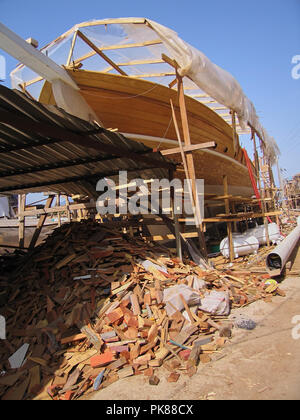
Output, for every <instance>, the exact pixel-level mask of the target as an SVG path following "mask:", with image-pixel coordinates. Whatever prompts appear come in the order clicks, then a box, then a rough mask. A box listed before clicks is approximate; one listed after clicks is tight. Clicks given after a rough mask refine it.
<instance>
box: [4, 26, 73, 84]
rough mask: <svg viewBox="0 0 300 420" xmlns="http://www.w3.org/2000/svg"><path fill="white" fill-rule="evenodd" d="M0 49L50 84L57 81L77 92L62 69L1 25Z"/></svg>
mask: <svg viewBox="0 0 300 420" xmlns="http://www.w3.org/2000/svg"><path fill="white" fill-rule="evenodd" d="M0 48H1V49H3V50H4V51H6V52H7V53H8V54H9V55H11V56H13V57H14V58H15V59H16V60H18V61H21V62H22V63H23V64H24V65H25V66H28V67H29V68H30V69H31V70H33V71H34V72H35V73H37V74H38V75H39V76H41V77H42V78H44V79H46V80H48V81H49V82H50V83H52V82H53V81H54V80H57V79H58V80H61V81H63V82H64V83H66V84H67V85H69V86H71V87H72V88H73V89H75V90H79V88H78V86H77V85H76V83H75V82H74V80H73V79H72V78H71V77H70V76H69V74H68V73H67V72H66V70H65V69H64V68H62V67H61V66H59V65H58V64H56V63H55V62H54V61H53V60H51V59H50V58H49V57H47V56H46V55H45V54H43V53H42V52H41V51H39V50H37V49H36V48H34V47H33V46H32V45H30V44H28V42H26V41H25V40H24V39H22V38H21V37H20V36H18V35H17V34H16V33H14V32H13V31H11V30H10V29H9V28H7V27H6V26H5V25H3V24H2V23H0Z"/></svg>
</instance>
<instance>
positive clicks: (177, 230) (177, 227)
mask: <svg viewBox="0 0 300 420" xmlns="http://www.w3.org/2000/svg"><path fill="white" fill-rule="evenodd" d="M173 177H174V173H173V171H169V180H170V182H171V181H172V179H173ZM175 194H176V191H175V189H174V188H171V191H170V195H171V203H172V210H173V219H174V227H175V238H176V252H177V257H178V258H179V259H180V261H182V246H181V238H180V224H179V220H178V214H177V209H176V208H175V203H176V200H175Z"/></svg>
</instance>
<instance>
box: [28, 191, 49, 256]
mask: <svg viewBox="0 0 300 420" xmlns="http://www.w3.org/2000/svg"><path fill="white" fill-rule="evenodd" d="M53 199H54V195H50V196H49V197H48V198H47V201H46V204H45V209H49V208H50V207H51V205H52V202H53ZM47 215H48V213H45V214H42V215H41V216H40V218H39V221H38V224H37V227H36V229H35V231H34V234H33V236H32V238H31V242H30V245H29V249H33V248H34V247H35V245H36V243H37V240H38V239H39V236H40V233H41V230H42V228H43V226H44V224H45V221H46V219H47Z"/></svg>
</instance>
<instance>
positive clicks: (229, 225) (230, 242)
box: [223, 175, 234, 262]
mask: <svg viewBox="0 0 300 420" xmlns="http://www.w3.org/2000/svg"><path fill="white" fill-rule="evenodd" d="M223 186H224V196H228V179H227V175H224V176H223ZM224 203H225V213H226V215H229V214H230V204H229V199H228V198H225V199H224ZM227 236H228V245H229V259H230V262H232V261H233V260H234V246H233V238H232V222H227Z"/></svg>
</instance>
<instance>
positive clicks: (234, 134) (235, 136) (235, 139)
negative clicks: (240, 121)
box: [231, 110, 238, 154]
mask: <svg viewBox="0 0 300 420" xmlns="http://www.w3.org/2000/svg"><path fill="white" fill-rule="evenodd" d="M231 121H232V130H233V150H234V154H236V153H237V152H238V138H237V131H236V113H235V111H233V110H232V111H231Z"/></svg>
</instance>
